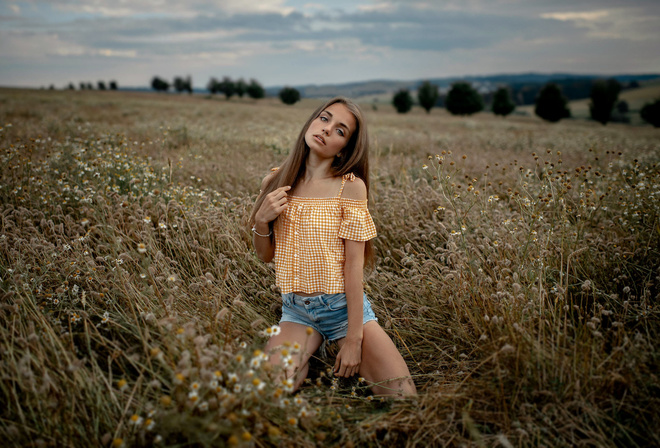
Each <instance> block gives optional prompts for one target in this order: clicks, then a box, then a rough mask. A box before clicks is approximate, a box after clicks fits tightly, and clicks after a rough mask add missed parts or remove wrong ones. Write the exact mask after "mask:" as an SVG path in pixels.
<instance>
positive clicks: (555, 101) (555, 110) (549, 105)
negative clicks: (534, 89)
mask: <svg viewBox="0 0 660 448" xmlns="http://www.w3.org/2000/svg"><path fill="white" fill-rule="evenodd" d="M566 103H567V100H566V97H565V96H564V95H562V93H561V89H560V88H559V86H558V85H557V84H554V83H548V84H546V85H545V86H543V88H542V89H541V91H540V92H539V96H537V97H536V106H535V107H534V113H535V114H536V115H538V116H539V117H541V118H543V119H544V120H546V121H549V122H551V123H556V122H557V121H559V120H561V119H562V118H568V117H570V116H571V110H570V109H569V108H568V106H567V105H566Z"/></svg>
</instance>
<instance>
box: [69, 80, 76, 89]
mask: <svg viewBox="0 0 660 448" xmlns="http://www.w3.org/2000/svg"><path fill="white" fill-rule="evenodd" d="M68 88H69V90H76V86H74V85H73V83H72V82H70V83H69V87H68Z"/></svg>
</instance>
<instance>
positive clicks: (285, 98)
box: [151, 76, 300, 105]
mask: <svg viewBox="0 0 660 448" xmlns="http://www.w3.org/2000/svg"><path fill="white" fill-rule="evenodd" d="M170 87H173V88H174V90H176V91H177V92H188V93H192V91H193V89H192V80H191V78H190V76H188V77H186V78H185V79H184V78H181V77H175V78H174V82H173V83H172V84H170V83H169V82H168V81H167V80H165V79H163V78H161V77H159V76H154V77H153V78H152V80H151V88H152V89H154V90H155V91H157V92H167V91H168V90H169V89H170ZM206 90H208V91H209V93H210V94H211V95H214V94H216V93H217V94H223V95H224V96H225V97H226V98H227V99H230V98H231V97H233V96H234V95H236V96H238V97H239V98H243V96H244V95H247V96H249V97H250V98H254V99H260V98H264V97H265V96H266V90H265V89H264V88H263V86H262V85H261V83H259V81H257V80H256V79H251V80H250V82H246V81H245V80H244V79H243V78H240V79H237V80H233V79H231V78H230V77H229V76H224V77H223V78H222V79H221V80H219V79H217V78H215V77H212V78H211V79H209V82H208V83H207V84H206ZM278 96H279V98H280V100H282V102H283V103H284V104H289V105H291V104H295V103H297V102H298V101H300V92H299V91H298V89H295V88H293V87H284V88H282V89H281V90H280V91H279V94H278Z"/></svg>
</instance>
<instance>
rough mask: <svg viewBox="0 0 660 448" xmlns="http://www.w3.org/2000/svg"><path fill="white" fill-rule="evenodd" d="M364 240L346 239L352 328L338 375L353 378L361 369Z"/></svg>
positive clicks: (339, 359) (337, 365)
mask: <svg viewBox="0 0 660 448" xmlns="http://www.w3.org/2000/svg"><path fill="white" fill-rule="evenodd" d="M364 244H365V243H364V241H351V240H344V251H345V256H346V261H345V262H344V286H345V290H346V302H347V304H348V331H347V333H346V339H345V340H344V344H343V345H342V347H341V349H340V350H339V353H338V354H337V360H336V361H335V367H334V371H335V374H336V375H337V376H343V377H349V376H352V375H355V374H357V373H358V372H359V370H360V362H361V360H362V336H363V314H364V309H363V305H362V304H363V294H364V290H363V286H362V273H363V268H364Z"/></svg>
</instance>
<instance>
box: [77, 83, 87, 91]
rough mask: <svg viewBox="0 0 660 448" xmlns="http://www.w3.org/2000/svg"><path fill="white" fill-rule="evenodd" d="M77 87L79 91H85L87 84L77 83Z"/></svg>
mask: <svg viewBox="0 0 660 448" xmlns="http://www.w3.org/2000/svg"><path fill="white" fill-rule="evenodd" d="M78 86H79V87H80V90H85V89H87V84H85V83H84V82H80V83H78Z"/></svg>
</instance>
